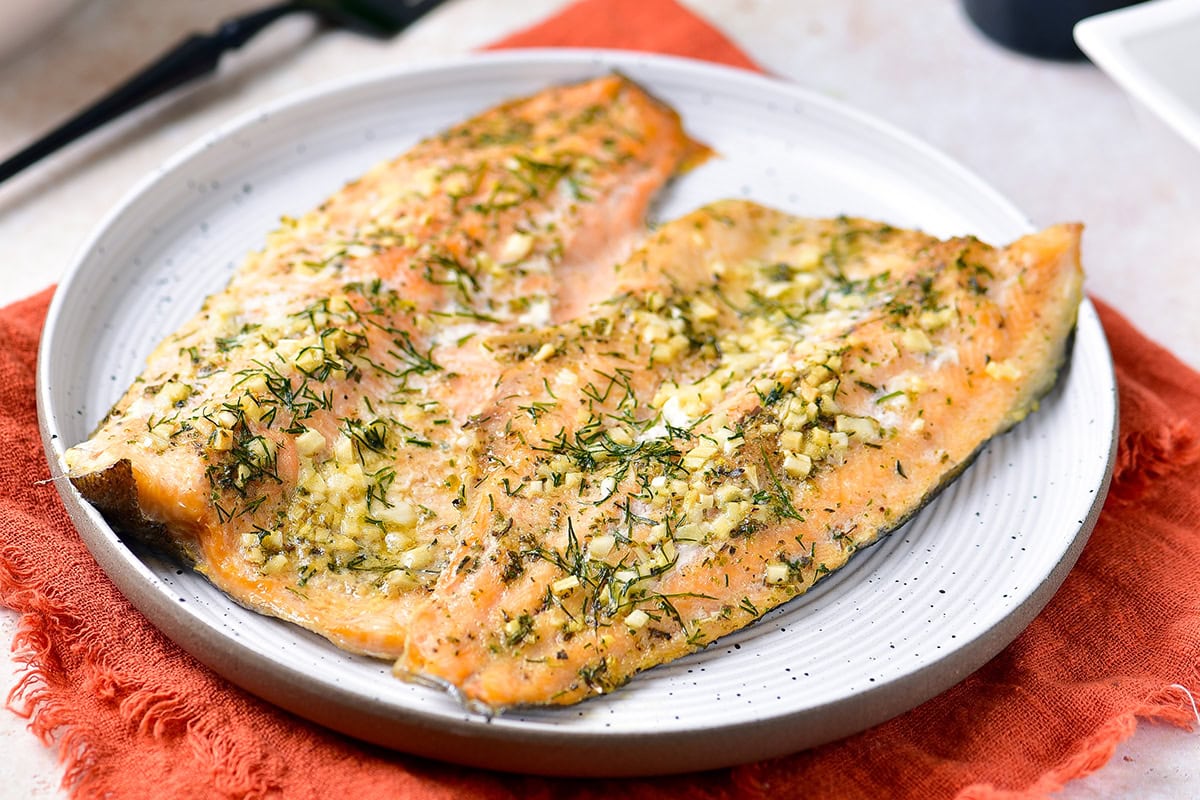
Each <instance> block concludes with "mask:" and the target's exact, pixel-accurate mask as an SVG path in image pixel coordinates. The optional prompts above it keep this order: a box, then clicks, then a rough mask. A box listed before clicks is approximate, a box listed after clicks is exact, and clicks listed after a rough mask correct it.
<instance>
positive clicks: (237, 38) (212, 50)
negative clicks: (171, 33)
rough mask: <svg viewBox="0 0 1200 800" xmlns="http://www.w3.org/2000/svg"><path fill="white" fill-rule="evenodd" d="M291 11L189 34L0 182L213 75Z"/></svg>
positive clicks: (3, 168)
mask: <svg viewBox="0 0 1200 800" xmlns="http://www.w3.org/2000/svg"><path fill="white" fill-rule="evenodd" d="M294 10H299V9H297V7H296V6H295V5H294V4H293V3H282V4H279V5H275V6H271V7H269V8H264V9H262V10H260V11H254V12H251V13H249V14H246V15H244V16H241V17H237V18H236V19H231V20H228V21H226V22H223V23H222V24H221V26H220V27H219V28H217V30H216V31H214V32H213V33H210V34H192V35H191V36H189V37H187V38H186V39H184V40H183V41H181V42H180V43H179V44H177V45H176V46H175V47H173V48H172V49H171V50H169V51H168V52H167V53H166V54H164V55H163V56H162V57H161V58H159V59H158V60H157V61H155V62H154V63H153V64H151V65H150V66H148V67H146V68H145V69H144V70H142V71H141V72H139V73H138V74H136V75H134V76H133V77H132V78H130V79H129V80H128V81H126V82H125V83H123V84H121V85H120V86H118V87H117V88H116V89H114V90H113V91H112V92H110V93H109V94H107V95H105V96H104V97H102V98H100V100H98V101H96V102H95V103H94V104H92V105H91V106H89V107H88V108H86V109H84V110H83V111H81V112H79V113H78V114H76V115H75V116H73V117H71V118H70V119H69V120H67V121H66V122H64V123H62V124H61V125H59V126H58V127H57V128H55V129H54V130H52V131H50V132H49V133H47V134H46V135H45V136H43V137H42V138H40V139H38V140H37V141H36V142H34V143H33V144H31V145H29V146H28V147H26V148H25V149H24V150H22V151H21V152H19V153H17V154H16V155H14V156H13V157H12V158H9V159H8V160H7V161H5V162H3V163H0V181H6V180H8V179H9V178H11V177H12V176H13V175H16V174H17V173H18V172H20V171H21V170H23V169H25V168H26V167H28V166H30V165H31V164H34V163H35V162H37V161H38V160H39V159H42V158H44V157H45V156H48V155H50V154H51V153H53V152H54V151H56V150H58V149H59V148H60V147H63V146H65V145H67V144H70V143H71V142H73V141H75V140H76V139H78V138H79V137H81V136H83V135H84V134H86V133H90V132H91V131H93V130H95V129H96V128H98V127H100V126H101V125H103V124H105V123H106V122H109V121H110V120H112V119H115V118H116V117H118V116H120V115H121V114H124V113H125V112H126V111H129V110H130V109H132V108H135V107H137V106H139V105H141V104H142V103H144V102H146V101H147V100H150V99H153V98H155V97H158V96H159V95H161V94H163V93H165V92H169V91H170V90H172V89H175V88H177V87H179V86H182V85H183V84H185V83H188V82H189V81H192V80H195V79H196V78H199V77H201V76H203V75H207V74H209V73H211V72H213V71H214V70H216V68H217V64H219V63H220V61H221V56H222V55H223V54H224V53H226V52H228V51H230V50H235V49H237V48H239V47H241V46H242V45H244V44H245V43H246V42H248V41H249V40H250V38H251V37H253V36H254V35H255V34H256V33H258V32H259V31H261V30H262V29H263V28H265V27H266V26H267V25H269V24H271V23H272V22H274V21H275V20H277V19H279V18H280V17H282V16H283V15H285V14H287V13H289V12H291V11H294Z"/></svg>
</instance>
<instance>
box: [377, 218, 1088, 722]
mask: <svg viewBox="0 0 1200 800" xmlns="http://www.w3.org/2000/svg"><path fill="white" fill-rule="evenodd" d="M1079 234H1080V227H1079V226H1077V225H1062V226H1057V227H1053V228H1050V229H1048V230H1046V231H1043V232H1041V233H1038V234H1034V235H1031V236H1027V237H1025V238H1022V239H1020V240H1018V241H1017V242H1015V243H1013V244H1011V245H1009V246H1007V247H1002V248H996V247H991V246H989V245H987V244H984V243H982V242H980V241H978V240H976V239H973V238H957V239H950V240H947V241H939V240H937V239H934V238H932V237H929V236H926V235H923V234H921V233H917V232H913V231H905V230H898V229H896V228H893V227H890V226H888V225H884V224H881V223H877V222H869V221H866V220H861V219H850V218H839V219H832V220H810V219H800V218H796V217H792V216H788V215H786V214H784V213H781V212H778V211H774V210H770V209H767V208H763V207H761V206H757V205H755V204H753V203H749V202H742V201H726V202H720V203H716V204H714V205H711V206H708V207H706V208H703V209H700V210H698V211H696V212H694V213H692V214H690V215H688V216H686V217H683V218H682V219H679V220H676V221H674V222H671V223H669V224H666V225H663V226H662V227H661V228H659V229H658V231H657V232H656V233H655V235H653V236H652V237H651V238H650V239H649V240H648V242H647V243H646V244H645V245H644V247H642V248H641V249H640V250H639V251H638V252H636V253H635V254H634V255H633V256H632V257H631V258H629V259H628V260H626V261H625V262H624V263H623V264H622V265H621V266H620V267H618V269H617V271H616V273H615V274H614V276H613V279H612V285H613V286H614V294H613V296H612V297H611V298H609V299H607V300H605V301H603V302H601V303H598V304H595V305H593V306H592V307H591V309H590V310H588V311H587V313H585V314H584V315H582V316H581V317H579V318H578V319H576V320H573V321H570V322H567V323H563V324H560V325H556V326H548V327H545V328H543V329H541V330H538V331H531V332H523V333H511V334H506V335H498V336H496V337H494V338H493V339H492V340H491V342H490V345H489V346H490V349H491V351H492V353H493V354H494V357H495V358H496V359H497V360H498V361H499V362H500V363H501V365H502V368H501V374H500V377H499V381H498V384H497V388H496V391H495V395H494V399H493V401H492V402H491V403H490V405H489V406H488V407H486V408H485V409H483V410H481V411H480V412H479V416H478V421H477V423H476V426H475V428H476V435H477V439H476V441H477V447H478V450H477V452H476V454H475V458H476V466H475V468H474V469H473V470H472V472H473V474H476V475H478V476H479V478H478V484H477V485H473V486H469V487H467V491H466V493H465V495H464V500H465V505H464V509H463V521H462V522H461V523H460V525H459V527H458V530H457V536H458V539H459V544H458V545H457V547H456V549H455V550H454V551H453V552H452V553H451V554H450V555H449V556H448V558H447V559H446V562H447V564H448V566H447V567H446V568H445V569H444V570H442V572H441V574H440V577H439V578H438V581H437V583H436V585H435V586H434V588H433V591H432V593H431V594H430V595H429V596H428V598H427V599H426V600H425V602H424V603H423V604H422V605H421V607H420V608H419V609H417V610H416V612H415V613H414V616H413V617H412V619H411V621H410V624H411V635H410V637H409V639H408V641H407V645H406V648H405V650H404V653H403V655H402V657H401V658H400V659H399V660H398V661H397V663H396V671H397V673H398V674H400V675H401V676H404V677H407V678H410V679H413V680H417V681H421V682H425V683H434V684H438V685H441V686H443V687H448V688H450V689H451V690H452V691H453V692H455V693H456V694H458V695H459V696H460V697H461V698H463V699H464V700H467V701H469V702H471V703H473V704H476V705H484V706H487V707H491V708H503V707H506V706H513V705H521V704H565V703H573V702H576V701H579V700H582V699H584V698H587V697H588V696H591V695H595V694H600V693H605V692H608V691H611V690H613V689H614V688H615V687H617V686H620V685H621V684H623V683H624V682H626V681H628V680H629V679H630V678H631V677H632V676H633V675H634V674H635V673H637V672H638V671H640V670H644V669H648V668H650V667H653V666H655V665H657V664H661V663H663V662H666V661H669V660H671V659H674V658H677V657H679V656H682V655H685V654H687V653H689V652H692V651H694V650H697V649H699V648H702V647H704V646H705V645H707V644H708V643H710V642H712V641H713V640H715V639H716V638H718V637H720V636H722V635H723V634H726V633H728V632H730V631H733V630H736V629H739V628H741V627H743V626H746V625H748V624H750V623H752V622H753V621H754V620H756V619H757V618H759V617H760V616H761V615H762V614H763V613H765V612H766V611H768V610H769V609H772V608H774V607H776V606H778V605H780V604H781V603H785V602H787V601H788V600H789V599H791V598H793V597H795V596H797V595H799V594H801V593H803V592H805V591H807V590H808V589H809V588H810V587H811V586H812V585H813V584H814V583H815V582H816V581H818V580H820V579H821V578H822V577H823V576H825V575H827V574H829V573H831V572H833V571H834V570H837V569H838V568H839V567H841V566H843V565H844V564H846V562H847V560H848V559H849V558H850V557H851V556H852V555H853V554H854V553H855V552H856V551H857V550H859V549H860V548H863V547H865V546H867V545H869V544H871V543H872V542H874V541H876V540H877V539H878V538H879V537H880V536H882V535H884V534H886V533H887V532H888V531H890V530H893V529H894V528H896V527H898V526H899V525H901V524H902V523H903V522H904V521H905V520H907V519H908V518H909V517H910V516H911V515H912V514H913V513H915V512H916V511H917V510H918V509H919V508H920V507H921V506H922V505H923V504H924V503H926V502H928V501H929V500H930V498H932V497H933V496H934V495H935V494H936V493H937V492H938V491H939V490H940V489H941V488H942V487H944V486H945V485H946V484H947V483H948V482H949V481H951V480H952V479H953V478H954V477H955V476H956V475H958V474H959V473H960V472H961V471H962V470H963V469H964V468H965V467H966V466H967V464H968V463H969V462H970V461H971V459H972V457H973V455H974V454H975V453H976V452H977V451H978V450H979V449H980V447H981V446H982V445H983V444H984V443H985V442H986V441H987V440H988V439H990V438H991V437H993V436H996V435H997V434H1000V433H1002V432H1004V431H1005V430H1007V429H1009V428H1010V427H1011V426H1013V425H1014V424H1016V423H1017V422H1019V421H1020V420H1022V419H1023V418H1024V417H1025V416H1026V415H1028V414H1029V413H1031V412H1032V411H1034V410H1035V409H1036V408H1037V404H1038V399H1039V397H1041V396H1042V395H1044V394H1045V393H1046V392H1047V391H1048V390H1049V389H1050V388H1051V387H1052V386H1053V384H1054V382H1055V379H1056V374H1057V372H1058V370H1059V368H1060V366H1061V364H1062V363H1063V360H1064V357H1065V349H1066V345H1067V342H1068V340H1069V337H1070V333H1071V331H1072V329H1073V327H1074V324H1075V319H1076V312H1077V309H1078V306H1079V303H1080V299H1081V282H1082V273H1081V270H1080V266H1079V258H1078V245H1079Z"/></svg>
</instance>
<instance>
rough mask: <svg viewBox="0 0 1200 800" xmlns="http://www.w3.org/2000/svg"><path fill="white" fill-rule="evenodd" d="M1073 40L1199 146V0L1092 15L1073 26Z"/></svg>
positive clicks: (1164, 0) (1167, 0)
mask: <svg viewBox="0 0 1200 800" xmlns="http://www.w3.org/2000/svg"><path fill="white" fill-rule="evenodd" d="M1075 42H1076V43H1077V44H1078V45H1079V49H1080V50H1082V51H1083V52H1084V53H1086V54H1087V56H1088V58H1090V59H1091V60H1092V61H1094V62H1095V63H1096V66H1098V67H1100V68H1101V69H1102V70H1104V71H1105V72H1106V73H1108V75H1109V77H1111V78H1112V79H1113V80H1114V81H1116V82H1117V83H1118V84H1119V85H1120V86H1121V88H1123V89H1125V91H1127V92H1129V93H1130V94H1131V95H1133V96H1134V97H1136V98H1137V99H1138V100H1139V101H1140V102H1142V103H1143V104H1144V105H1145V106H1146V107H1147V108H1148V109H1150V111H1152V112H1154V113H1155V114H1157V115H1158V116H1159V117H1160V118H1162V120H1163V121H1164V122H1166V123H1167V124H1168V125H1170V126H1171V127H1172V128H1174V129H1175V131H1176V132H1178V133H1179V134H1180V135H1181V136H1183V138H1185V139H1187V140H1188V141H1189V142H1191V143H1192V144H1193V145H1194V146H1196V147H1200V0H1156V1H1155V2H1152V3H1142V4H1139V5H1135V6H1130V7H1129V8H1123V9H1120V10H1118V11H1110V12H1109V13H1107V14H1100V15H1098V16H1095V17H1089V18H1088V19H1085V20H1083V21H1081V22H1080V23H1079V24H1077V25H1076V26H1075Z"/></svg>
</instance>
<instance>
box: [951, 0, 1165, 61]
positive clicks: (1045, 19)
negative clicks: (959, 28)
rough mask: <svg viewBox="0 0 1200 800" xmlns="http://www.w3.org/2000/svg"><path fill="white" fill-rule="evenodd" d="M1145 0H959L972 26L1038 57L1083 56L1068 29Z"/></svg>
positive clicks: (1006, 45)
mask: <svg viewBox="0 0 1200 800" xmlns="http://www.w3.org/2000/svg"><path fill="white" fill-rule="evenodd" d="M1137 2H1144V0H1135V2H1130V0H962V4H963V9H964V10H965V11H966V12H967V16H968V17H969V18H970V19H971V22H973V23H975V27H977V28H979V30H981V31H983V33H984V34H986V35H987V36H988V38H990V39H992V40H993V41H995V42H998V43H1000V44H1002V45H1004V46H1005V47H1007V48H1009V49H1011V50H1016V51H1018V52H1021V53H1025V54H1027V55H1031V56H1037V57H1039V58H1054V59H1059V60H1063V61H1071V60H1076V59H1081V58H1083V57H1084V56H1083V53H1082V52H1081V51H1080V49H1079V48H1078V47H1077V46H1076V45H1075V39H1074V38H1072V36H1071V29H1072V28H1074V27H1075V23H1076V22H1079V20H1081V19H1083V18H1084V17H1090V16H1092V15H1094V14H1102V13H1104V12H1105V11H1112V10H1113V9H1117V8H1123V7H1125V6H1132V5H1136V4H1137Z"/></svg>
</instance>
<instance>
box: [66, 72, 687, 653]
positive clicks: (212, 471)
mask: <svg viewBox="0 0 1200 800" xmlns="http://www.w3.org/2000/svg"><path fill="white" fill-rule="evenodd" d="M702 151H703V148H701V147H700V146H699V145H697V144H696V143H694V142H693V141H691V140H690V139H689V138H688V137H687V136H686V135H685V134H684V132H683V130H682V127H681V125H680V122H679V119H678V117H677V115H676V114H675V113H674V112H673V111H671V110H670V109H669V108H667V107H665V106H663V105H662V104H660V103H659V102H657V101H656V100H655V99H653V98H652V97H650V96H649V95H647V94H646V93H645V92H643V91H642V90H640V89H639V88H638V87H637V86H635V85H634V84H632V83H631V82H629V81H628V80H625V79H623V78H621V77H619V76H609V77H604V78H600V79H596V80H593V81H588V82H585V83H581V84H577V85H572V86H566V87H559V88H553V89H550V90H547V91H545V92H542V93H540V94H537V95H535V96H532V97H530V98H527V99H523V100H516V101H512V102H509V103H506V104H504V105H502V106H499V107H497V108H495V109H492V110H490V111H488V112H485V113H483V114H481V115H479V116H478V117H476V118H474V119H472V120H469V121H467V122H465V123H463V124H461V125H457V126H455V127H453V128H451V129H449V130H447V131H446V132H444V133H442V134H440V135H438V136H435V137H432V138H430V139H428V140H426V141H424V142H422V143H420V144H418V145H417V146H416V147H414V148H413V149H412V150H411V151H409V152H408V153H406V154H405V155H403V156H401V157H399V158H398V159H396V160H394V161H392V162H390V163H386V164H382V165H380V166H378V167H376V168H374V169H372V170H371V171H369V172H368V173H367V174H366V175H365V176H364V177H362V178H361V179H360V180H358V181H355V182H353V183H351V184H349V185H348V186H346V187H345V188H344V189H342V190H341V191H340V192H338V193H337V194H335V195H334V196H333V197H331V198H330V199H329V200H328V201H327V202H325V203H324V204H323V205H322V206H320V207H319V208H318V209H316V210H315V211H313V212H311V213H309V214H306V215H305V216H303V217H301V218H299V219H296V220H292V219H285V220H284V223H283V225H282V227H281V228H280V229H279V230H278V231H276V232H274V233H273V234H271V236H270V237H269V239H268V242H267V245H266V247H265V248H264V249H263V250H262V251H260V252H258V253H255V254H253V255H251V256H250V257H249V258H248V260H247V261H246V262H245V263H244V264H243V265H242V267H241V268H240V270H239V271H238V272H237V274H236V275H235V276H234V277H233V279H232V280H231V282H230V284H229V286H228V287H227V288H226V289H225V290H224V291H222V292H220V293H218V294H216V295H214V296H212V297H210V298H209V299H208V300H207V301H206V303H205V305H204V308H203V310H202V311H201V312H200V313H199V314H198V315H197V316H196V317H195V318H193V319H192V320H191V321H190V322H188V323H187V324H185V325H184V326H183V327H182V328H181V329H180V330H179V331H178V332H176V333H175V334H174V335H172V336H171V337H169V338H168V339H167V340H166V341H165V342H163V343H162V344H161V345H160V346H159V347H158V348H157V349H156V350H155V351H154V352H153V353H152V354H151V356H150V357H149V359H148V364H147V368H146V370H145V371H144V372H143V373H142V375H141V376H140V377H139V378H138V379H137V381H136V382H135V384H134V385H133V387H131V388H130V390H129V391H128V393H127V394H126V395H125V396H124V397H123V398H122V399H121V400H120V401H119V402H118V403H117V404H116V406H115V407H114V408H113V410H112V411H111V412H110V414H109V415H108V416H107V417H106V419H105V420H104V421H103V422H102V424H101V425H100V427H99V429H98V430H97V431H96V433H95V434H94V435H93V436H92V437H91V438H90V439H89V440H88V441H87V442H84V443H82V444H80V445H78V446H76V447H75V448H72V449H71V450H70V451H69V452H68V454H67V464H68V467H69V471H70V475H71V476H72V479H73V481H74V482H75V484H76V485H77V486H78V487H79V488H80V490H81V492H82V493H83V494H84V496H85V497H87V498H89V499H90V500H92V501H93V502H95V503H96V504H97V505H99V506H100V507H101V508H102V510H105V511H106V513H108V514H109V515H110V516H111V517H114V518H115V519H116V521H117V522H118V524H124V525H125V526H127V527H129V528H131V529H134V530H139V531H142V532H144V533H145V534H146V535H147V536H149V537H150V538H152V539H154V540H155V541H156V542H157V543H158V544H160V545H164V546H166V547H168V548H169V549H171V550H173V551H175V552H176V553H178V554H180V555H181V556H182V557H184V558H186V559H188V560H190V561H192V562H194V563H195V565H196V569H197V570H198V571H200V572H202V573H203V574H205V575H206V576H207V577H208V578H209V579H210V580H211V581H212V582H213V583H214V584H215V585H217V586H218V587H219V588H221V589H222V590H224V591H225V592H227V593H228V594H229V595H230V596H231V597H233V598H234V599H235V600H237V601H238V602H240V603H242V604H244V605H247V606H249V607H251V608H253V609H255V610H258V611H261V612H264V613H267V614H272V615H275V616H278V617H282V618H284V619H287V620H290V621H293V622H296V623H298V624H300V625H303V626H305V627H307V628H310V629H312V630H314V631H316V632H318V633H320V634H322V635H324V636H326V637H328V638H329V639H331V640H332V641H333V642H335V643H336V644H338V645H340V646H342V647H345V648H348V649H351V650H355V651H359V652H364V653H370V654H374V655H379V656H389V657H395V656H397V655H399V654H400V653H401V652H402V650H403V646H404V642H405V634H406V631H407V618H408V617H409V615H410V614H411V613H412V610H413V608H414V607H415V606H416V605H417V604H418V603H420V602H422V601H423V600H424V599H425V597H426V596H427V594H428V592H429V590H430V589H431V587H432V585H433V583H434V582H435V580H436V578H437V575H438V574H439V571H440V569H441V567H442V566H443V563H444V559H445V556H446V553H447V551H448V549H449V548H450V547H451V546H452V545H453V544H454V543H455V541H454V529H455V526H456V525H457V522H458V520H459V517H460V511H459V508H458V506H459V505H460V504H461V499H460V494H461V492H462V491H464V483H463V479H462V477H461V476H462V475H463V473H464V471H465V470H466V469H467V468H468V467H469V462H470V458H469V456H468V453H469V450H470V448H471V446H472V433H471V431H470V430H469V428H468V426H467V425H466V423H467V420H469V419H470V418H471V415H472V414H474V413H475V412H476V411H478V409H479V407H480V405H481V404H482V403H483V402H484V401H485V400H486V399H487V398H488V397H489V396H490V391H491V387H492V384H493V383H494V381H495V380H496V378H497V377H498V371H497V365H496V363H495V361H494V359H492V358H491V357H490V356H489V354H488V353H487V352H486V351H485V350H483V349H481V347H480V342H481V341H482V338H483V337H484V336H486V335H491V334H495V333H497V332H501V331H506V330H514V329H519V328H522V327H525V326H531V325H532V326H540V325H543V324H546V323H547V322H550V321H551V320H553V319H565V318H570V317H572V316H574V315H575V314H577V313H578V310H579V309H582V308H585V307H587V306H588V305H590V303H591V302H592V301H593V300H595V299H597V296H596V291H597V289H598V288H602V287H598V286H597V285H596V284H595V283H593V282H591V281H589V280H587V277H586V276H587V269H588V268H589V267H590V265H592V264H597V263H602V264H611V263H613V262H614V261H616V260H619V259H620V258H622V257H624V256H625V255H626V254H627V253H628V252H629V250H630V249H631V247H632V246H633V243H634V241H635V240H636V239H637V238H638V237H639V236H640V235H641V232H642V229H643V226H644V217H645V213H646V209H647V206H648V204H649V202H650V201H651V199H652V197H653V196H654V194H655V192H656V191H657V190H658V189H659V188H660V187H661V186H662V185H663V184H664V183H665V182H666V181H667V180H668V179H669V178H670V177H671V176H672V175H673V174H674V173H675V172H676V171H677V170H679V169H680V168H681V167H683V166H684V165H685V164H687V163H688V162H689V161H691V160H694V159H695V158H696V157H698V155H699V154H700V153H702Z"/></svg>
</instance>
